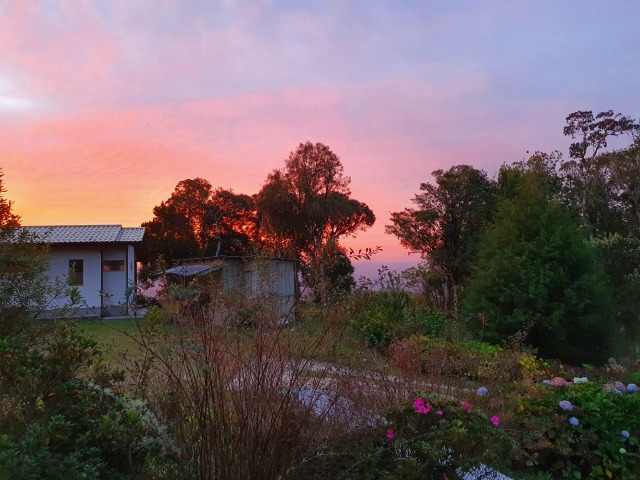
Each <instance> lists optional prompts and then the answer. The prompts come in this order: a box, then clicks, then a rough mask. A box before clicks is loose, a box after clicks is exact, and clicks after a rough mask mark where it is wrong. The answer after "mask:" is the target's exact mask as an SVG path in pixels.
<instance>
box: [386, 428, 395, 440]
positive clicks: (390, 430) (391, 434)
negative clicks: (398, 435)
mask: <svg viewBox="0 0 640 480" xmlns="http://www.w3.org/2000/svg"><path fill="white" fill-rule="evenodd" d="M393 437H395V434H394V433H393V428H390V429H389V430H387V438H388V439H392V438H393Z"/></svg>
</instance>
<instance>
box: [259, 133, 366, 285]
mask: <svg viewBox="0 0 640 480" xmlns="http://www.w3.org/2000/svg"><path fill="white" fill-rule="evenodd" d="M350 182H351V179H350V178H349V177H348V176H346V175H345V174H344V167H343V165H342V162H341V161H340V158H339V157H338V156H337V155H336V154H335V153H333V152H332V151H331V150H330V149H329V147H327V146H326V145H323V144H321V143H316V144H312V143H311V142H306V143H301V144H300V145H299V146H298V148H297V149H296V150H295V151H293V152H291V153H290V155H289V158H288V159H287V160H286V162H285V167H284V169H282V170H274V171H273V172H272V173H270V174H269V176H268V177H267V180H266V182H265V184H264V185H263V187H262V189H261V190H260V192H259V193H258V194H257V196H256V206H257V209H258V213H259V214H260V217H261V220H262V224H261V226H262V227H263V228H264V230H265V232H266V234H267V235H269V236H270V237H271V238H272V241H273V244H274V248H275V250H276V252H277V253H278V254H281V255H288V256H295V257H298V258H300V259H302V260H303V261H304V262H305V265H306V267H307V268H306V272H307V274H306V275H305V280H306V282H307V283H308V284H309V286H311V287H312V288H314V290H315V291H316V294H318V295H321V290H323V289H324V287H323V286H322V285H323V284H324V282H325V280H326V279H327V269H326V267H327V262H328V261H329V259H330V258H331V257H332V256H334V252H336V251H337V250H340V246H339V240H340V238H341V237H344V236H346V235H352V234H354V233H356V232H358V231H361V230H365V229H367V228H369V227H370V226H372V225H373V223H374V222H375V216H374V214H373V212H372V211H371V209H370V208H369V207H368V206H367V205H366V204H365V203H362V202H360V201H358V200H355V199H353V198H351V191H350V190H349V184H350Z"/></svg>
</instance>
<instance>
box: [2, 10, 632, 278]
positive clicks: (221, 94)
mask: <svg viewBox="0 0 640 480" xmlns="http://www.w3.org/2000/svg"><path fill="white" fill-rule="evenodd" d="M639 25H640V2H638V1H637V0H626V1H624V0H619V1H606V2H603V1H586V0H566V1H560V2H559V1H557V0H554V1H551V0H548V1H545V0H542V1H540V0H536V1H531V0H522V1H517V0H502V1H497V0H496V1H455V0H450V1H445V0H441V1H426V0H425V1H399V0H398V1H392V0H389V1H376V0H364V1H346V0H345V1H328V0H323V1H304V0H299V1H297V0H286V1H276V0H271V1H257V0H255V1H246V2H245V1H235V0H221V1H212V0H211V1H209V0H201V1H200V0H199V1H195V0H194V1H186V0H185V1H177V0H176V1H172V0H146V1H145V0H102V1H98V0H96V1H72V0H69V1H64V0H58V1H53V0H52V1H41V2H38V1H36V0H33V1H30V0H25V1H20V0H0V167H2V169H3V171H4V174H5V176H4V182H5V184H6V187H7V189H8V192H7V197H8V198H10V199H11V200H13V201H14V210H15V212H16V213H18V214H20V215H21V216H22V222H23V224H25V225H55V224H102V223H115V224H123V225H124V226H138V225H140V223H141V222H143V221H146V220H150V219H151V218H152V216H153V213H152V209H153V207H154V206H155V205H157V204H159V203H160V202H161V201H162V200H165V199H166V198H168V197H169V195H170V194H171V192H172V191H173V189H174V187H175V185H176V184H177V183H178V182H179V181H180V180H183V179H187V178H194V177H202V178H205V179H207V180H209V181H210V182H211V183H212V184H213V185H214V187H218V186H219V187H224V188H232V189H233V190H234V191H236V192H237V193H247V194H253V193H256V192H257V191H258V190H259V189H260V187H261V185H262V184H263V182H264V180H265V179H266V177H267V174H268V173H269V172H270V171H271V170H273V169H274V168H281V167H283V166H284V160H285V158H286V157H287V156H288V154H289V152H290V151H291V150H294V149H295V148H296V146H297V145H298V143H300V142H304V141H307V140H309V141H312V142H322V143H324V144H326V145H329V146H330V147H331V149H332V150H333V151H334V152H335V153H336V154H337V155H338V156H340V158H341V159H342V162H343V164H344V167H345V171H346V173H347V174H348V175H350V176H351V178H352V184H351V189H352V192H353V196H354V197H355V198H357V199H358V200H361V201H364V202H365V203H367V204H368V205H369V206H370V207H371V208H372V209H373V211H374V212H375V214H376V216H377V222H376V225H375V226H374V228H372V229H371V230H370V231H368V232H366V233H361V234H360V235H359V236H358V237H357V238H356V239H350V240H348V241H347V242H346V243H347V244H348V245H351V246H353V247H354V248H364V247H375V246H377V245H379V246H381V247H382V248H383V252H382V253H380V254H378V255H377V256H376V257H375V259H374V260H373V261H372V262H371V263H370V264H369V265H367V266H364V267H363V266H359V268H358V272H357V273H360V274H363V273H367V274H369V273H371V272H372V271H375V268H377V266H379V265H380V264H386V265H390V266H391V267H392V268H396V269H400V268H405V267H406V266H408V265H411V264H415V263H417V262H418V260H419V258H417V256H415V255H412V256H408V255H407V252H406V251H405V250H404V249H403V248H402V247H401V246H400V245H399V243H398V241H397V240H396V239H395V238H394V237H390V236H387V235H385V234H384V226H385V224H387V223H388V219H389V212H392V211H397V210H400V209H402V208H404V207H408V206H410V199H411V197H412V196H413V195H414V194H415V193H417V192H418V188H419V184H420V183H421V182H425V181H430V180H431V176H430V173H431V172H432V171H433V170H434V169H437V168H444V169H446V168H449V167H450V166H453V165H457V164H463V163H465V164H471V165H474V166H475V167H478V168H483V169H485V170H486V171H487V172H488V173H489V174H490V175H492V176H493V175H494V174H495V173H496V171H497V169H498V167H499V166H500V165H501V164H503V163H511V162H513V161H516V160H521V159H522V158H524V157H525V156H526V152H527V151H530V152H533V151H535V150H543V151H551V150H555V149H558V150H561V151H563V152H566V150H567V146H568V143H569V140H568V139H566V138H564V137H563V136H562V127H563V126H564V119H565V117H566V116H567V115H568V114H569V113H571V112H573V111H576V110H593V111H601V110H608V109H613V110H614V111H618V112H621V113H623V114H626V115H629V116H631V117H634V118H638V117H640V95H638V87H639V85H640V28H639Z"/></svg>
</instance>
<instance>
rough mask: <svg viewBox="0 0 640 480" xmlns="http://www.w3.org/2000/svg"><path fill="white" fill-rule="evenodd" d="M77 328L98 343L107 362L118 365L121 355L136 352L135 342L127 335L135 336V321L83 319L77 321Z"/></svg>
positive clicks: (136, 329)
mask: <svg viewBox="0 0 640 480" xmlns="http://www.w3.org/2000/svg"><path fill="white" fill-rule="evenodd" d="M77 326H78V330H80V331H82V332H84V333H85V334H87V335H89V336H91V337H93V338H94V339H96V340H97V341H98V343H99V344H100V347H101V349H102V351H103V353H104V356H105V360H107V361H108V362H115V363H118V362H119V361H120V359H121V357H122V355H123V354H125V353H134V352H135V351H136V350H137V344H136V341H135V340H134V339H133V338H131V337H129V336H128V335H127V334H129V335H135V334H137V332H138V328H137V326H136V320H128V319H118V320H108V319H100V320H97V319H96V320H88V319H84V320H79V321H78V323H77Z"/></svg>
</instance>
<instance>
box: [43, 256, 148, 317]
mask: <svg viewBox="0 0 640 480" xmlns="http://www.w3.org/2000/svg"><path fill="white" fill-rule="evenodd" d="M50 255H51V264H50V268H49V276H50V277H51V279H52V281H56V280H57V281H59V282H63V283H65V284H66V283H67V282H68V280H69V266H70V262H71V261H74V260H75V261H78V260H82V264H83V275H82V276H83V281H82V285H77V286H75V287H76V288H77V289H78V291H79V292H80V294H81V295H82V298H83V301H84V302H85V304H86V305H83V307H85V308H88V309H89V311H82V312H81V313H84V314H89V315H100V314H101V307H118V306H123V305H125V304H126V300H127V297H126V293H127V289H128V287H130V286H132V285H134V284H135V281H136V271H135V252H134V247H133V245H126V244H123V245H100V244H93V245H59V244H58V245H56V244H54V245H51V246H50ZM104 261H122V262H123V265H124V270H112V271H103V263H104ZM101 293H102V294H103V295H101ZM68 304H69V298H68V297H67V298H60V299H57V300H56V301H55V302H54V304H53V305H52V308H61V307H63V306H65V305H68Z"/></svg>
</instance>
